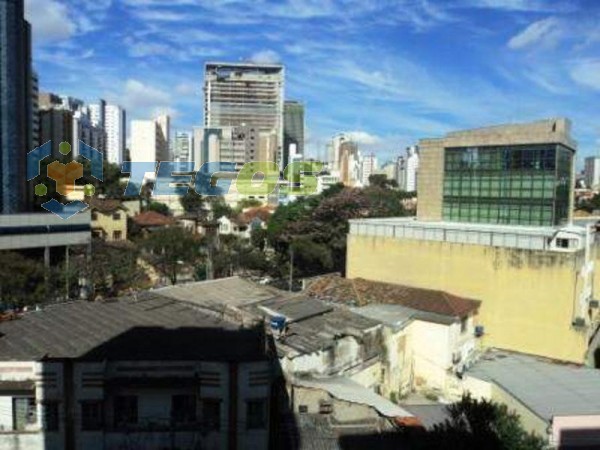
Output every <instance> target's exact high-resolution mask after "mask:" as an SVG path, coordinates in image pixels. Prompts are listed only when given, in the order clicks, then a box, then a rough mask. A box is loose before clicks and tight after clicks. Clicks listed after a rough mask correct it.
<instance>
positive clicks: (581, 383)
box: [467, 350, 600, 421]
mask: <svg viewBox="0 0 600 450" xmlns="http://www.w3.org/2000/svg"><path fill="white" fill-rule="evenodd" d="M467 375H469V376H472V377H476V378H480V379H483V380H486V381H491V382H494V383H495V384H497V385H498V386H500V387H501V388H502V389H504V390H506V391H507V392H509V393H510V394H511V395H512V396H513V397H514V398H516V399H517V400H519V401H520V402H521V403H523V404H524V405H525V406H526V407H527V408H529V409H530V410H531V411H533V412H534V413H535V414H536V415H537V416H539V417H540V418H542V419H544V420H547V421H550V420H552V417H554V416H570V415H588V414H600V371H599V370H597V369H592V368H589V367H581V366H576V365H571V364H563V363H557V362H553V361H550V360H546V359H543V358H538V357H534V356H529V355H523V354H518V353H510V352H504V351H499V350H493V351H489V352H488V353H486V354H485V355H484V357H483V358H482V359H481V360H479V361H478V362H477V363H476V364H475V365H474V366H473V367H472V368H471V369H469V370H468V372H467Z"/></svg>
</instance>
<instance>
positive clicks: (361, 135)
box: [344, 131, 381, 145]
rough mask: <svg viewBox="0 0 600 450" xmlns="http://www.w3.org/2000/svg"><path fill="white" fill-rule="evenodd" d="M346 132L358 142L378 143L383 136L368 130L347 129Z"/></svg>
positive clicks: (366, 143)
mask: <svg viewBox="0 0 600 450" xmlns="http://www.w3.org/2000/svg"><path fill="white" fill-rule="evenodd" d="M344 134H345V135H346V136H348V137H349V138H350V139H352V140H353V141H354V142H356V143H357V144H363V145H376V144H379V143H380V142H381V138H380V137H379V136H376V135H374V134H371V133H368V132H366V131H346V132H344Z"/></svg>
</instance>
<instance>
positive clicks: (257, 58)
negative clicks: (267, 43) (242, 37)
mask: <svg viewBox="0 0 600 450" xmlns="http://www.w3.org/2000/svg"><path fill="white" fill-rule="evenodd" d="M250 61H252V62H254V63H257V64H277V63H278V62H280V61H281V57H280V56H279V54H278V53H277V52H275V51H273V50H261V51H259V52H256V53H254V54H253V55H252V56H250Z"/></svg>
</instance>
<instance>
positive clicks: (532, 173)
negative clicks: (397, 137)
mask: <svg viewBox="0 0 600 450" xmlns="http://www.w3.org/2000/svg"><path fill="white" fill-rule="evenodd" d="M573 157H574V152H573V150H571V149H569V148H567V147H565V146H563V145H560V144H547V145H514V146H489V147H487V146H486V147H483V146H480V147H458V148H446V149H445V151H444V187H443V205H442V209H443V210H442V214H443V219H444V220H446V221H451V222H471V223H489V224H504V225H531V226H555V225H560V224H563V223H565V222H567V221H568V217H569V207H570V192H571V184H572V182H573V180H572V167H573Z"/></svg>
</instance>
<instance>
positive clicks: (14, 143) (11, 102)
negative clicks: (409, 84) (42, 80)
mask: <svg viewBox="0 0 600 450" xmlns="http://www.w3.org/2000/svg"><path fill="white" fill-rule="evenodd" d="M31 91H32V70H31V29H30V26H29V23H28V22H27V21H26V20H25V19H24V9H23V0H3V1H1V2H0V213H1V214H11V213H17V212H20V211H23V210H24V209H25V208H26V203H27V202H26V198H27V192H26V191H27V189H26V187H27V184H26V180H25V178H26V173H25V160H26V154H27V152H28V151H30V150H32V148H31V147H33V139H32V124H33V108H32V101H31Z"/></svg>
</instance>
